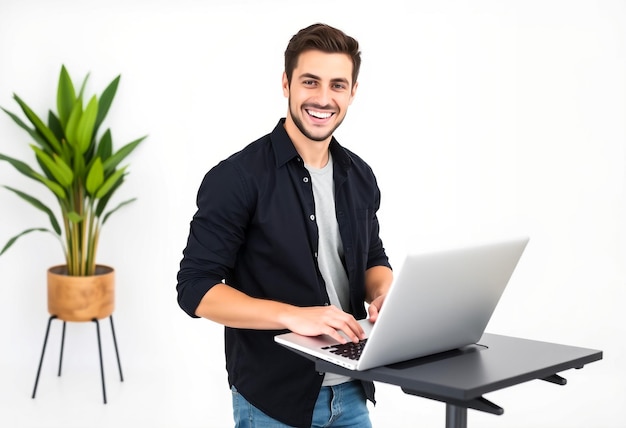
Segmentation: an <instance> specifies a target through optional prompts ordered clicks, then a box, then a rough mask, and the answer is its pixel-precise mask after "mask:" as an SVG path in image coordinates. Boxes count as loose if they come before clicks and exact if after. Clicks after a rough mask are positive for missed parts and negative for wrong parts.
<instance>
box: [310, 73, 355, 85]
mask: <svg viewBox="0 0 626 428" xmlns="http://www.w3.org/2000/svg"><path fill="white" fill-rule="evenodd" d="M300 78H301V79H303V78H308V79H314V80H322V78H321V77H319V76H317V75H315V74H313V73H302V74H301V75H300ZM330 81H331V82H333V83H345V84H346V85H350V81H349V80H348V79H345V78H343V77H335V78H333V79H330Z"/></svg>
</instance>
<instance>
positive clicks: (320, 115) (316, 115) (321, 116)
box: [306, 110, 335, 120]
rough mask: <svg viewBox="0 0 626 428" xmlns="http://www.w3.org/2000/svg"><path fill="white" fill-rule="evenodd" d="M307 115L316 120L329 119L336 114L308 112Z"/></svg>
mask: <svg viewBox="0 0 626 428" xmlns="http://www.w3.org/2000/svg"><path fill="white" fill-rule="evenodd" d="M306 112H307V114H308V115H309V116H311V117H313V118H315V119H322V120H323V119H328V118H330V117H331V116H332V115H334V114H335V113H330V112H321V111H316V110H306Z"/></svg>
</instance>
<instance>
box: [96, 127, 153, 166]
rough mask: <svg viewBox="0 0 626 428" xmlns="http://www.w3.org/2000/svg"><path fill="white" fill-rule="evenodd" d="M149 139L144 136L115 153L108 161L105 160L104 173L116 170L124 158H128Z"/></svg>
mask: <svg viewBox="0 0 626 428" xmlns="http://www.w3.org/2000/svg"><path fill="white" fill-rule="evenodd" d="M147 137H148V136H147V135H144V136H143V137H141V138H138V139H137V140H135V141H132V142H130V143H128V144H126V145H125V146H124V147H122V148H121V149H119V150H118V151H117V152H115V153H114V154H113V156H111V157H109V158H108V159H105V161H104V172H105V173H109V172H111V171H112V170H114V169H115V168H116V167H117V165H119V163H120V162H121V161H122V160H124V158H126V156H128V155H129V154H130V153H131V152H132V151H133V150H135V148H136V147H137V146H138V145H139V143H141V142H142V141H143V140H145V139H146V138H147Z"/></svg>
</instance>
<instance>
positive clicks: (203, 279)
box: [177, 24, 392, 428]
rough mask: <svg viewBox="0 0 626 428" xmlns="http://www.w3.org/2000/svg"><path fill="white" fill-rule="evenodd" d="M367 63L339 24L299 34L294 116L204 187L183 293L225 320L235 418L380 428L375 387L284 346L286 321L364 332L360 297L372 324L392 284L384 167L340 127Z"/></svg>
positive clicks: (291, 90)
mask: <svg viewBox="0 0 626 428" xmlns="http://www.w3.org/2000/svg"><path fill="white" fill-rule="evenodd" d="M360 63H361V58H360V52H359V45H358V43H357V41H356V40H354V39H353V38H352V37H349V36H347V35H346V34H344V33H343V32H342V31H340V30H338V29H335V28H333V27H330V26H327V25H323V24H315V25H312V26H310V27H307V28H304V29H302V30H300V31H299V32H298V33H297V34H296V35H295V36H293V37H292V39H291V40H290V42H289V44H288V46H287V49H286V51H285V71H284V73H283V79H282V87H283V93H284V95H285V97H287V99H288V105H289V108H288V112H287V117H286V118H284V119H281V120H280V121H279V123H278V125H277V126H276V127H275V129H274V130H273V131H272V132H271V133H270V134H268V135H266V136H264V137H262V138H260V139H259V140H257V141H255V142H253V143H251V144H250V145H248V146H247V147H245V148H244V149H243V150H242V151H240V152H238V153H235V154H234V155H232V156H231V157H229V158H228V159H226V160H224V161H222V162H220V163H219V164H218V165H217V166H215V167H214V168H212V169H211V170H210V171H209V172H208V173H207V174H206V176H205V178H204V180H203V182H202V184H201V186H200V189H199V191H198V198H197V205H198V210H197V212H196V213H195V215H194V217H193V220H192V221H191V226H190V233H189V238H188V242H187V247H186V248H185V250H184V253H183V259H182V261H181V264H180V271H179V273H178V285H177V290H178V302H179V304H180V306H181V308H182V309H183V310H185V311H186V312H187V313H188V314H189V315H190V316H192V317H203V318H208V319H210V320H212V321H215V322H218V323H221V324H223V325H224V326H225V347H226V367H227V371H228V382H229V385H230V387H231V390H232V393H233V413H234V418H235V424H236V427H241V428H243V427H256V426H263V427H287V426H296V427H310V426H315V427H317V426H342V427H355V428H357V427H358V428H364V427H368V426H371V424H370V420H369V414H368V410H367V405H366V398H368V399H370V400H372V401H373V398H374V397H373V395H374V388H373V384H372V383H368V382H365V383H362V382H360V381H351V379H349V378H344V377H340V376H337V375H331V374H326V375H325V374H323V373H317V372H316V371H315V368H314V364H313V363H312V362H310V361H309V360H307V359H306V358H303V357H301V356H299V355H297V354H295V353H294V352H292V351H289V350H287V349H285V348H283V347H281V346H280V345H277V344H276V343H275V342H274V336H275V335H277V334H279V333H282V332H284V331H286V330H291V331H293V332H296V333H299V334H303V335H309V336H314V335H320V334H328V335H330V336H333V337H335V338H336V339H338V340H340V341H342V342H346V341H347V340H350V341H353V342H358V341H359V340H360V339H362V338H363V334H364V333H363V330H362V328H361V326H360V325H359V324H358V322H357V321H356V320H357V319H362V318H365V317H366V315H367V312H366V310H365V304H364V302H368V303H369V317H370V321H372V322H374V321H375V320H376V317H377V314H378V311H379V310H380V308H381V306H382V304H383V300H384V298H385V295H386V294H387V291H388V288H389V286H390V284H391V280H392V272H391V268H390V265H389V261H388V258H387V256H386V254H385V250H384V248H383V245H382V241H381V239H380V237H379V225H378V220H377V217H376V212H377V210H378V208H379V205H380V191H379V189H378V186H377V184H376V179H375V176H374V174H373V172H372V171H371V169H370V167H369V166H368V165H367V164H366V163H365V162H364V161H363V160H361V159H360V158H359V157H358V156H356V155H355V154H354V153H352V152H350V151H348V150H347V149H345V148H343V147H342V146H340V145H339V143H338V142H337V141H336V140H335V139H334V137H333V132H334V131H335V129H337V127H338V126H339V125H340V124H341V122H342V121H343V119H344V118H345V116H346V112H347V110H348V106H349V105H350V104H351V103H352V100H353V98H354V96H355V94H356V89H357V77H358V73H359V67H360ZM340 332H341V333H343V335H342V334H341V333H340ZM331 403H332V406H331ZM330 421H332V423H331V422H330Z"/></svg>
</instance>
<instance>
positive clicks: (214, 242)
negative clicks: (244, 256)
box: [176, 161, 251, 318]
mask: <svg viewBox="0 0 626 428" xmlns="http://www.w3.org/2000/svg"><path fill="white" fill-rule="evenodd" d="M246 190H247V188H246V185H245V182H244V179H243V175H242V174H241V173H240V171H238V170H237V168H236V167H235V165H233V164H232V163H230V162H228V161H223V162H221V163H219V164H218V165H217V166H215V167H214V168H213V169H211V170H210V171H209V172H208V173H207V174H206V175H205V177H204V179H203V181H202V184H201V185H200V188H199V190H198V195H197V211H196V213H195V214H194V216H193V218H192V220H191V223H190V227H189V236H188V238H187V246H186V247H185V249H184V250H183V258H182V260H181V262H180V269H179V271H178V275H177V280H178V283H177V285H176V290H177V292H178V304H179V305H180V307H181V308H182V309H183V310H184V311H185V312H186V313H187V314H188V315H189V316H191V317H194V318H197V317H198V316H197V315H196V314H195V312H196V309H197V307H198V305H199V304H200V301H201V300H202V298H203V297H204V295H205V294H206V293H207V291H209V290H210V289H211V288H212V287H213V286H214V285H216V284H218V283H220V282H222V281H223V280H224V279H225V278H227V277H228V275H229V272H230V271H231V270H232V268H233V266H234V264H235V259H236V257H237V252H238V251H239V248H240V246H241V245H242V242H243V240H244V237H245V231H246V226H247V224H248V221H249V218H250V212H251V210H250V209H249V204H248V200H249V198H248V197H246V193H247V191H246Z"/></svg>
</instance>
